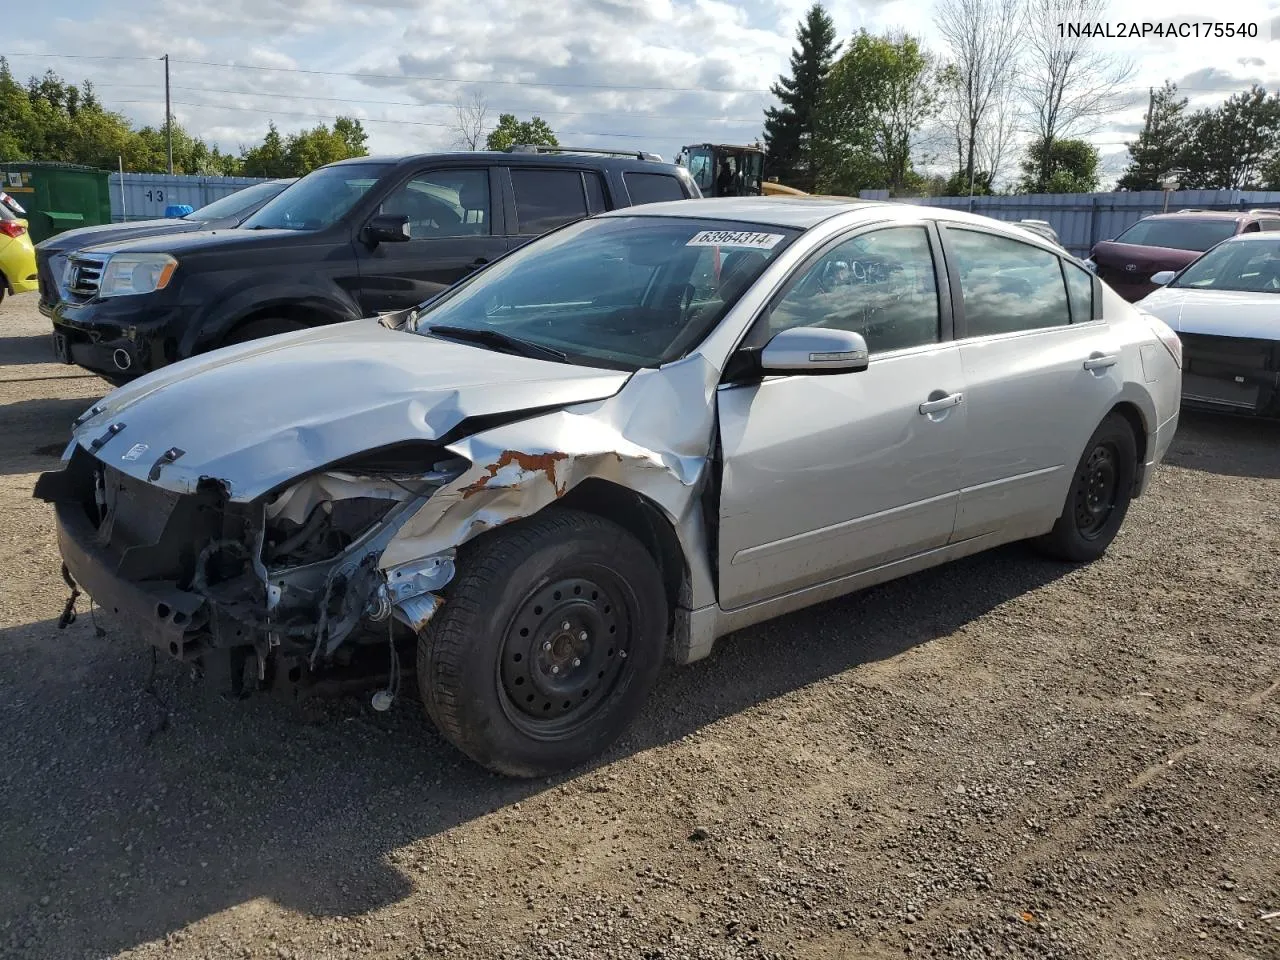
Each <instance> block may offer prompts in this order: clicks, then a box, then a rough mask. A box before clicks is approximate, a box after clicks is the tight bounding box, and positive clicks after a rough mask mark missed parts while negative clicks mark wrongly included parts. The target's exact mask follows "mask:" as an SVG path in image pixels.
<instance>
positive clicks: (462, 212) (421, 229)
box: [378, 169, 489, 240]
mask: <svg viewBox="0 0 1280 960" xmlns="http://www.w3.org/2000/svg"><path fill="white" fill-rule="evenodd" d="M378 212H379V213H386V214H394V215H397V216H403V217H408V218H409V236H410V239H412V240H439V239H442V238H447V237H478V236H488V235H489V172H488V171H487V170H484V169H479V170H433V171H432V172H430V173H420V174H418V175H417V176H415V177H414V178H413V179H412V180H410V181H409V182H408V183H406V184H404V186H402V187H400V188H399V189H398V190H396V191H394V192H393V193H392V194H391V195H390V196H389V197H387V199H386V200H384V201H382V204H381V205H380V207H379V209H378Z"/></svg>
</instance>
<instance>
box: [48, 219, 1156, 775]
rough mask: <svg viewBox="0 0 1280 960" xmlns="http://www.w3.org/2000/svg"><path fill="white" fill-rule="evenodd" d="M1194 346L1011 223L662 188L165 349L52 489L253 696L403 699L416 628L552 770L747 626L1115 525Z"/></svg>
mask: <svg viewBox="0 0 1280 960" xmlns="http://www.w3.org/2000/svg"><path fill="white" fill-rule="evenodd" d="M1180 364H1181V353H1180V344H1179V341H1178V338H1177V337H1176V336H1175V335H1174V334H1173V333H1172V331H1171V330H1170V329H1169V328H1168V327H1167V326H1166V325H1165V324H1163V323H1162V322H1161V321H1159V320H1156V319H1155V318H1153V317H1150V316H1146V315H1143V314H1142V313H1140V312H1139V311H1137V310H1135V309H1134V308H1133V307H1132V306H1130V305H1129V304H1127V303H1126V302H1124V301H1123V300H1122V299H1120V297H1118V296H1117V295H1116V294H1114V293H1113V292H1112V291H1110V290H1109V289H1108V288H1106V287H1105V286H1103V285H1102V284H1101V283H1099V282H1098V281H1097V280H1096V279H1095V278H1094V277H1093V276H1092V275H1091V274H1089V273H1088V272H1087V271H1086V270H1085V269H1084V268H1083V267H1082V266H1081V265H1080V263H1079V262H1078V261H1076V260H1075V259H1073V258H1072V257H1071V256H1069V255H1068V254H1066V253H1065V252H1064V251H1063V250H1061V249H1060V248H1057V247H1055V246H1053V245H1052V244H1050V243H1048V242H1047V241H1042V240H1040V239H1039V238H1037V237H1035V236H1033V235H1031V234H1029V233H1028V232H1026V231H1024V230H1021V229H1019V228H1017V227H1015V226H1007V225H1003V224H1001V223H998V222H996V221H993V220H988V219H985V218H981V217H975V216H970V215H966V214H962V213H956V212H952V211H947V210H934V209H928V208H922V207H915V206H906V205H895V204H882V203H870V202H868V203H859V202H849V201H837V200H827V199H817V198H773V197H770V198H743V199H718V200H693V201H684V202H678V203H667V204H654V205H650V206H645V207H643V208H629V209H627V210H625V211H621V212H619V213H617V214H608V215H604V216H600V217H596V218H592V219H589V220H585V221H582V222H578V223H575V224H572V225H570V226H567V227H565V228H563V229H561V230H559V231H557V232H555V233H552V234H549V235H547V236H545V237H543V238H541V239H539V240H536V241H534V242H532V243H530V244H528V245H526V246H524V247H522V248H520V249H519V250H517V251H515V252H513V253H511V254H509V255H508V256H506V257H505V258H502V259H500V260H498V261H496V262H495V263H493V264H492V265H490V266H489V267H487V268H485V269H484V270H483V271H481V272H479V273H477V274H476V275H474V276H472V277H470V278H468V279H467V280H465V281H463V282H461V283H459V284H457V285H456V286H454V287H453V288H451V289H450V290H448V291H446V292H445V293H443V294H442V295H440V296H438V297H437V298H436V299H434V300H432V301H429V302H427V303H425V304H423V305H421V306H420V307H418V308H415V309H413V310H410V311H404V312H402V313H399V314H393V315H387V316H383V317H380V318H370V319H368V320H361V321H354V322H351V323H346V324H339V325H335V326H323V327H317V328H315V329H314V330H309V331H302V332H298V333H291V334H284V335H281V336H277V337H272V338H268V339H265V340H259V341H255V342H251V343H248V344H243V345H239V346H234V347H228V348H226V349H223V350H219V351H216V352H214V353H211V354H207V355H205V356H201V357H195V358H192V359H190V360H186V361H183V362H181V363H177V364H174V365H173V366H170V367H166V368H163V369H160V370H158V371H156V372H154V373H152V374H150V375H148V376H146V377H143V378H141V379H139V380H137V381H135V382H134V383H131V384H129V385H128V386H126V387H123V388H121V389H119V390H117V391H115V392H114V393H112V394H110V395H109V396H108V397H106V398H105V400H104V401H102V402H100V403H99V404H97V405H95V406H94V407H92V408H91V409H90V410H88V411H86V413H85V414H84V415H83V416H82V417H81V418H79V420H78V421H77V423H76V425H75V428H74V439H73V441H72V443H71V444H70V446H69V447H68V449H67V453H66V457H65V461H66V462H65V464H64V467H63V469H61V470H59V471H56V472H53V473H49V474H45V475H44V476H43V477H41V479H40V481H39V484H38V486H37V491H36V492H37V495H38V496H40V497H42V498H44V499H46V500H48V501H50V502H52V503H54V504H55V506H56V513H57V529H58V536H59V542H60V547H61V551H62V556H63V558H64V560H65V563H66V574H67V575H68V577H69V578H70V579H71V580H72V581H74V583H75V584H76V585H77V587H76V588H77V589H83V590H85V591H87V592H88V593H89V594H91V595H92V596H93V597H94V598H95V599H96V600H97V601H98V603H99V605H100V606H101V607H102V608H103V610H105V611H106V612H108V613H109V614H114V615H118V616H119V617H120V618H122V619H123V620H124V622H125V623H126V625H127V628H128V629H129V630H130V631H132V632H133V633H134V634H135V635H137V636H138V637H139V638H140V639H142V640H145V641H146V642H148V643H151V644H153V645H155V646H156V647H158V648H159V649H161V650H162V651H164V652H166V653H167V654H169V655H170V656H172V657H175V658H177V659H180V660H184V661H189V662H193V663H196V664H199V665H200V666H202V667H203V668H204V669H205V670H206V672H209V673H216V674H218V675H220V676H221V677H222V678H223V681H224V682H227V683H230V685H231V687H232V688H233V689H234V690H236V691H239V692H248V691H250V690H255V689H273V690H277V691H286V692H292V691H297V690H298V689H300V688H306V687H308V686H310V685H312V684H315V683H317V682H320V681H324V680H326V679H344V678H345V679H351V678H352V676H353V675H354V676H356V677H363V678H364V679H365V680H366V681H367V682H369V683H371V684H373V685H374V686H375V687H376V688H377V692H376V693H375V695H374V698H373V705H374V706H375V707H376V708H379V709H385V708H386V707H388V706H389V705H390V704H391V703H392V702H393V701H394V699H395V697H396V695H397V693H398V692H399V682H400V677H401V676H402V675H403V674H404V673H407V662H410V661H414V662H416V678H417V683H418V684H419V686H420V688H421V694H422V700H423V702H424V704H425V706H426V710H427V713H428V714H429V715H430V717H431V718H432V720H434V721H435V723H436V724H437V725H438V726H439V728H440V730H441V731H442V732H443V733H444V735H445V736H446V737H447V738H448V739H450V740H451V741H452V742H453V743H454V744H456V745H457V746H458V747H459V748H460V749H461V750H463V751H465V752H466V753H467V754H468V755H470V756H471V757H473V758H474V759H475V760H477V761H479V762H480V763H482V764H484V765H485V766H487V767H489V768H491V769H493V770H496V771H500V772H503V773H506V774H511V775H519V776H532V775H545V774H548V773H550V772H553V771H557V770H562V769H565V768H569V767H572V766H575V765H577V764H579V763H582V762H584V761H587V760H589V759H591V758H592V757H594V756H596V755H597V754H598V753H600V752H601V751H602V750H603V749H604V748H605V747H607V746H608V745H609V743H610V742H612V741H613V740H614V739H615V738H616V737H617V736H618V735H619V733H620V732H621V731H622V730H623V729H624V728H625V726H626V725H627V724H628V723H629V722H630V721H631V720H632V719H633V717H634V716H635V715H636V713H637V712H638V711H639V710H640V709H641V707H642V704H643V702H644V700H645V697H646V695H647V694H648V692H649V690H650V688H651V687H652V685H653V684H654V682H655V679H656V677H657V676H658V671H659V668H660V666H661V664H662V661H663V660H664V659H665V658H671V659H674V660H676V661H680V662H689V661H692V660H696V659H698V658H700V657H705V656H706V655H707V654H708V653H709V652H710V651H711V649H712V645H713V643H715V641H716V640H717V639H718V638H720V637H723V636H724V635H726V634H728V633H730V632H732V631H734V630H737V629H739V628H741V627H745V626H747V625H749V624H753V623H757V622H759V621H762V620H766V619H769V618H771V617H776V616H779V615H780V614H784V613H787V612H789V611H792V610H796V609H799V608H801V607H804V606H807V605H809V604H813V603H818V602H821V601H823V600H828V599H830V598H833V597H837V596H840V595H842V594H845V593H848V592H850V591H853V590H857V589H860V588H863V587H866V586H869V585H871V584H875V583H880V582H882V581H885V580H889V579H892V578H895V577H899V576H903V575H905V574H909V573H911V572H913V571H917V570H922V569H924V568H926V567H931V566H934V565H936V564H940V563H943V562H945V561H948V560H953V559H955V558H957V557H962V556H965V555H967V554H972V553H975V552H977V551H980V550H985V549H987V548H989V547H993V546H996V545H997V544H1002V543H1007V542H1009V541H1013V540H1020V539H1034V540H1035V541H1036V543H1037V544H1039V545H1040V546H1041V547H1043V549H1044V550H1045V551H1047V552H1048V553H1050V554H1051V555H1053V556H1055V557H1060V558H1062V559H1065V560H1068V561H1072V562H1088V561H1091V560H1094V559H1096V558H1097V557H1099V556H1101V555H1102V553H1103V552H1104V551H1105V550H1106V548H1107V546H1108V544H1109V543H1110V542H1111V540H1112V538H1113V537H1115V535H1116V532H1117V531H1118V530H1119V528H1120V525H1121V523H1122V522H1123V520H1124V516H1125V512H1126V510H1127V508H1128V506H1129V503H1130V499H1131V498H1132V497H1135V496H1138V495H1140V494H1141V493H1142V492H1143V490H1144V489H1145V488H1146V486H1147V484H1148V483H1149V482H1150V478H1151V474H1152V471H1153V469H1154V468H1155V466H1156V464H1157V463H1158V462H1159V461H1160V459H1161V457H1162V456H1163V454H1164V452H1165V450H1166V449H1167V448H1168V446H1169V443H1170V441H1171V440H1172V438H1173V434H1174V431H1175V429H1176V426H1177V422H1178V404H1179V395H1180V380H1181V369H1180ZM72 600H73V601H74V595H73V597H72ZM362 671H363V672H362Z"/></svg>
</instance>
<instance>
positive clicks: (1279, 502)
mask: <svg viewBox="0 0 1280 960" xmlns="http://www.w3.org/2000/svg"><path fill="white" fill-rule="evenodd" d="M46 331H47V326H46V322H45V321H43V320H42V319H41V318H40V317H39V315H38V314H37V313H36V310H35V302H34V297H32V296H26V297H22V298H18V299H16V300H13V299H10V300H6V301H5V302H4V304H3V305H0V518H2V520H3V523H2V529H3V533H2V534H0V570H2V571H3V574H2V575H0V729H3V731H4V735H3V739H2V740H0V955H2V956H6V957H8V956H12V957H31V958H36V957H39V958H58V960H66V958H79V957H86V958H90V957H92V958H98V957H104V956H109V955H110V956H123V957H136V958H141V957H157V956H166V957H215V958H226V957H296V958H312V957H352V956H360V957H373V958H384V957H387V958H389V957H435V956H439V955H445V954H448V955H452V956H462V957H563V958H571V957H584V958H585V957H665V958H677V957H709V958H711V957H714V958H719V957H814V958H819V957H821V958H828V957H830V958H835V957H849V958H854V957H856V958H881V957H903V956H911V957H964V958H978V957H988V956H1010V957H1034V958H1059V957H1060V958H1073V960H1074V958H1079V960H1098V958H1120V957H1126V958H1128V957H1134V958H1142V960H1155V958H1185V957H1215V958H1276V957H1280V916H1278V915H1277V911H1280V749H1278V747H1280V656H1278V655H1277V653H1278V650H1280V643H1278V640H1277V611H1276V605H1275V597H1276V591H1277V588H1278V587H1280V573H1278V572H1277V567H1278V566H1280V429H1277V428H1276V426H1274V425H1266V424H1257V423H1248V422H1241V421H1228V420H1222V419H1215V418H1210V417H1203V416H1202V417H1189V418H1188V419H1187V420H1186V422H1185V424H1184V426H1183V428H1182V432H1181V434H1180V436H1179V438H1178V439H1177V441H1176V443H1175V445H1174V449H1173V451H1172V452H1171V456H1170V458H1169V465H1168V466H1166V467H1165V468H1164V469H1163V470H1161V471H1160V472H1159V474H1158V475H1157V477H1156V479H1155V482H1154V487H1153V489H1152V491H1151V494H1150V495H1149V496H1148V497H1146V498H1144V499H1143V500H1141V501H1139V502H1138V503H1137V504H1136V505H1135V507H1134V509H1133V511H1132V512H1131V514H1130V519H1129V521H1128V523H1127V525H1126V528H1125V530H1124V532H1123V533H1122V535H1121V537H1120V539H1119V540H1118V541H1117V542H1116V544H1115V546H1114V547H1113V549H1112V551H1111V553H1110V555H1109V556H1108V558H1107V559H1106V560H1104V561H1103V562H1100V563H1098V564H1096V565H1094V566H1092V567H1089V568H1087V569H1074V568H1071V567H1067V566H1063V565H1059V564H1054V563H1049V562H1046V561H1044V560H1041V559H1038V558H1037V557H1035V556H1034V555H1033V554H1031V553H1030V552H1029V551H1028V550H1026V549H1025V548H1022V547H1015V548H1010V549H1003V550H999V551H996V552H994V553H991V554H989V555H985V556H981V557H977V558H973V559H971V560H969V561H966V562H962V563H960V564H957V565H954V566H952V567H949V568H945V569H942V570H938V571H934V572H932V573H927V574H924V575H920V576H916V577H913V578H910V579H908V580H905V581H902V582H899V583H896V584H890V585H888V586H885V587H882V588H879V589H876V590H873V591H870V592H868V593H865V594H863V595H860V596H855V597H851V598H847V599H844V600H840V601H837V602H834V603H829V604H826V605H824V606H821V607H818V608H815V609H812V610H809V611H806V612H803V613H801V614H798V615H795V616H791V617H788V618H786V619H785V620H782V621H779V622H776V623H773V624H770V625H767V626H764V627H761V628H757V629H752V630H749V631H745V632H744V633H742V634H741V635H739V636H737V637H734V638H730V639H729V640H727V641H724V642H722V643H721V645H720V646H719V648H718V649H717V652H716V654H715V655H714V656H713V657H712V658H710V660H708V661H705V662H703V663H700V664H697V665H696V666H692V667H688V668H683V669H676V668H673V669H671V670H669V671H668V672H667V673H666V674H665V675H664V678H663V680H662V681H661V684H660V689H659V692H658V693H657V695H656V697H655V698H654V699H653V701H652V703H651V704H650V706H649V708H648V710H647V712H646V713H645V715H644V717H643V719H642V721H641V722H640V724H639V725H638V727H637V728H636V729H635V730H634V731H633V732H632V734H631V735H630V736H629V737H628V738H627V739H626V740H625V742H623V743H622V744H620V745H619V746H618V747H617V748H616V749H615V750H614V751H613V752H612V753H611V754H610V755H609V756H608V757H607V758H606V760H605V762H603V763H602V764H600V765H599V766H598V767H596V768H595V769H592V770H589V771H585V772H582V773H581V774H580V775H578V776H574V777H569V778H565V779H563V780H557V781H554V782H546V781H540V782H536V783H518V782H506V781H503V780H500V779H497V778H494V777H490V776H488V775H486V774H484V773H482V772H480V771H478V769H477V768H475V767H474V766H472V765H471V764H470V763H469V762H466V761H464V760H461V759H460V758H459V757H458V756H457V755H456V754H455V753H454V752H453V751H452V750H451V749H450V748H449V747H448V746H447V745H445V744H444V743H443V742H442V741H441V740H440V738H439V737H438V736H437V735H436V734H435V733H434V731H433V730H432V729H431V727H430V725H429V724H428V722H427V721H426V720H425V718H424V717H423V715H422V712H421V710H420V708H419V705H418V704H417V703H416V702H413V701H406V700H401V701H400V702H398V703H397V704H396V706H395V707H394V708H393V709H392V711H391V712H390V713H388V714H377V713H374V712H373V711H372V710H371V709H370V707H369V705H368V701H367V700H365V699H359V700H356V699H348V700H339V701H333V702H330V703H327V704H325V705H323V706H322V707H321V708H319V709H312V710H307V711H304V710H301V709H299V708H297V707H295V706H290V705H287V704H283V703H276V702H272V701H269V700H266V699H258V700H252V701H249V702H246V703H239V704H231V703H224V702H223V701H221V700H220V699H218V698H217V697H216V696H215V695H213V694H212V693H211V692H208V691H206V690H204V689H203V688H201V687H200V686H198V685H195V684H193V683H192V682H191V680H190V678H189V677H188V676H187V675H186V674H185V673H183V672H182V671H181V670H179V669H178V668H177V666H176V665H174V664H172V663H171V662H165V661H161V663H160V664H159V666H158V667H157V668H156V671H155V675H154V680H153V681H151V682H150V683H149V676H150V674H151V669H152V659H151V656H150V653H149V651H147V650H144V649H142V647H141V646H140V645H138V644H136V643H134V642H132V641H131V640H130V639H129V638H128V637H124V636H117V635H113V634H109V635H107V636H105V637H98V636H95V630H94V626H93V624H92V622H91V620H90V618H89V616H87V607H86V605H85V604H83V603H82V604H81V616H80V619H79V620H78V621H77V622H76V623H75V624H74V625H73V626H72V627H71V628H69V629H67V630H66V631H62V632H60V631H59V630H58V629H57V618H58V614H59V612H60V610H61V608H62V604H63V602H64V600H65V599H66V594H67V591H66V589H65V587H64V586H63V584H62V582H61V580H60V578H59V576H58V558H57V553H56V549H55V547H54V543H53V532H52V523H51V515H50V511H49V510H48V509H46V507H45V505H43V504H40V503H37V502H35V501H33V500H32V499H31V497H30V490H31V485H32V483H33V482H34V479H35V474H36V473H37V472H38V471H40V470H44V469H48V468H50V467H52V466H54V465H55V464H56V462H57V461H56V456H57V454H58V452H60V450H61V447H62V446H63V445H64V443H65V441H66V438H67V435H68V423H69V421H70V420H71V419H72V418H73V417H74V416H75V415H76V414H78V413H79V412H81V411H82V410H83V409H84V408H85V407H86V406H87V405H88V403H89V401H90V400H91V399H92V398H94V397H96V396H98V395H100V394H101V393H102V392H103V391H104V390H105V389H106V388H105V384H103V383H102V382H101V381H99V380H96V379H94V378H92V377H86V376H84V375H81V374H80V373H79V371H78V370H76V369H75V368H70V367H58V366H55V365H53V364H50V363H48V362H46V361H47V359H48V353H47V349H48V348H47V343H46V337H45V334H46ZM1269 915H1270V916H1269Z"/></svg>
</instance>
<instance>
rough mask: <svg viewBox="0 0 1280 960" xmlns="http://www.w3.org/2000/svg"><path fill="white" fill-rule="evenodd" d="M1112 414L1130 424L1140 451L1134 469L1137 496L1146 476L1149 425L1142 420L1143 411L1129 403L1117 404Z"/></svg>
mask: <svg viewBox="0 0 1280 960" xmlns="http://www.w3.org/2000/svg"><path fill="white" fill-rule="evenodd" d="M1111 412H1112V413H1114V414H1117V415H1118V416H1121V417H1124V419H1125V420H1126V421H1128V423H1129V429H1131V430H1132V431H1133V443H1134V446H1135V447H1136V448H1137V450H1138V462H1137V463H1136V464H1134V468H1133V491H1134V495H1135V496H1136V495H1137V493H1138V491H1140V490H1142V488H1143V487H1144V485H1145V484H1144V480H1145V477H1144V474H1145V473H1146V463H1147V424H1146V421H1144V420H1143V419H1142V411H1141V410H1139V409H1138V408H1137V407H1136V406H1134V405H1133V404H1132V403H1129V402H1128V401H1125V402H1122V403H1117V404H1116V405H1115V406H1114V407H1112V408H1111Z"/></svg>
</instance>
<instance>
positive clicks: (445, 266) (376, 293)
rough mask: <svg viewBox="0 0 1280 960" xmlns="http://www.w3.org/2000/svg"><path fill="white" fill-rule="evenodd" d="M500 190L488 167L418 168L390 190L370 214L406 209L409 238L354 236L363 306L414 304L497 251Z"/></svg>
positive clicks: (501, 241) (502, 246) (501, 244)
mask: <svg viewBox="0 0 1280 960" xmlns="http://www.w3.org/2000/svg"><path fill="white" fill-rule="evenodd" d="M491 179H492V181H493V182H492V183H491ZM501 196H502V194H501V191H500V189H497V180H496V177H492V178H491V175H490V171H489V170H488V169H487V168H485V167H450V168H446V169H442V170H430V171H423V172H420V173H417V174H415V175H414V176H413V177H411V178H410V179H409V180H407V181H406V182H405V183H403V184H401V186H400V187H398V188H397V189H395V190H393V191H392V192H391V193H390V194H388V195H387V198H386V199H385V200H383V201H382V203H381V204H380V205H379V207H378V209H377V210H376V211H375V213H379V214H398V215H402V216H407V217H408V218H409V231H410V237H411V239H410V240H408V241H405V242H400V243H388V242H385V241H384V242H381V243H378V244H377V245H375V246H370V245H369V243H368V242H367V240H366V238H365V237H363V236H361V237H358V238H357V239H356V250H357V255H358V257H359V268H360V280H359V290H360V294H359V298H358V299H359V301H360V306H361V307H362V308H363V309H364V311H365V313H366V314H371V313H377V312H381V311H385V310H400V309H403V308H405V307H412V306H414V305H416V304H419V303H421V302H422V301H424V300H426V299H428V298H430V297H433V296H435V295H436V294H437V293H439V292H440V291H441V290H444V289H445V288H446V287H448V286H450V285H452V284H453V283H455V282H457V281H458V280H461V279H462V278H463V277H465V276H466V275H467V274H468V273H471V272H472V271H473V270H475V269H477V268H478V267H481V266H483V265H484V264H486V263H488V262H489V261H490V260H494V259H496V258H497V257H500V256H502V254H503V253H505V252H506V250H507V240H506V237H504V236H503V230H502V228H501V226H500V225H499V223H500V220H499V217H498V212H499V211H501V209H502V203H501Z"/></svg>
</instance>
